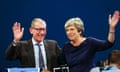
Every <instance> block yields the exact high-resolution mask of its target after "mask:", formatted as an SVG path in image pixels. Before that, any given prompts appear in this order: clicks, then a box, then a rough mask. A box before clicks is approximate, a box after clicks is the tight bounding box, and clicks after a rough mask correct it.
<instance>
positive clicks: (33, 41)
mask: <svg viewBox="0 0 120 72" xmlns="http://www.w3.org/2000/svg"><path fill="white" fill-rule="evenodd" d="M32 43H33V45H35V44H37V42H36V41H35V40H34V38H32ZM39 44H40V45H43V41H42V42H40V43H39Z"/></svg>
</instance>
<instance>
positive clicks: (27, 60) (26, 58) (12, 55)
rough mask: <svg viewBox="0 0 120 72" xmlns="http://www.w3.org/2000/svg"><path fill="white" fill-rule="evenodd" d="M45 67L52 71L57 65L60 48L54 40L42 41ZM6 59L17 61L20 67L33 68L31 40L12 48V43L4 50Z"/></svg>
mask: <svg viewBox="0 0 120 72" xmlns="http://www.w3.org/2000/svg"><path fill="white" fill-rule="evenodd" d="M43 42H44V45H45V50H46V57H47V67H48V69H49V70H50V71H52V68H53V67H56V66H57V65H58V57H59V55H60V48H59V46H58V45H57V42H56V41H54V40H44V41H43ZM6 58H7V59H9V60H15V59H19V60H20V62H21V66H22V67H35V57H34V49H33V44H32V40H28V41H21V42H19V43H17V45H16V46H13V43H12V44H11V45H10V46H9V47H8V48H7V50H6Z"/></svg>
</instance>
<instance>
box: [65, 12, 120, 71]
mask: <svg viewBox="0 0 120 72" xmlns="http://www.w3.org/2000/svg"><path fill="white" fill-rule="evenodd" d="M119 18H120V16H119V12H118V11H115V12H114V14H113V16H111V15H109V33H108V38H107V40H99V39H96V38H93V37H84V36H83V32H84V24H83V21H82V20H81V19H80V18H71V19H69V20H68V21H67V22H66V23H65V31H66V35H67V37H68V39H69V40H70V42H68V43H66V44H65V45H64V47H63V54H64V56H65V59H66V62H67V65H68V66H69V68H70V72H89V70H90V69H91V68H92V67H93V59H94V55H95V53H96V52H97V51H102V50H106V49H108V48H110V47H112V45H113V43H114V40H115V38H114V37H115V36H114V35H115V27H116V25H117V23H118V21H119Z"/></svg>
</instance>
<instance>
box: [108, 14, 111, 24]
mask: <svg viewBox="0 0 120 72" xmlns="http://www.w3.org/2000/svg"><path fill="white" fill-rule="evenodd" d="M108 19H109V23H111V14H110V15H109V18H108Z"/></svg>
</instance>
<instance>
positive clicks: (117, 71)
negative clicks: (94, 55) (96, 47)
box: [90, 50, 120, 72]
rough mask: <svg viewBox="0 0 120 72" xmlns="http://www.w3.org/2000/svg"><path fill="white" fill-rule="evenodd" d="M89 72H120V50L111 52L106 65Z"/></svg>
mask: <svg viewBox="0 0 120 72" xmlns="http://www.w3.org/2000/svg"><path fill="white" fill-rule="evenodd" d="M90 72H120V50H113V51H112V52H111V53H110V54H109V56H108V65H106V66H105V67H102V69H101V68H100V67H95V68H93V69H92V70H91V71H90Z"/></svg>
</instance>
